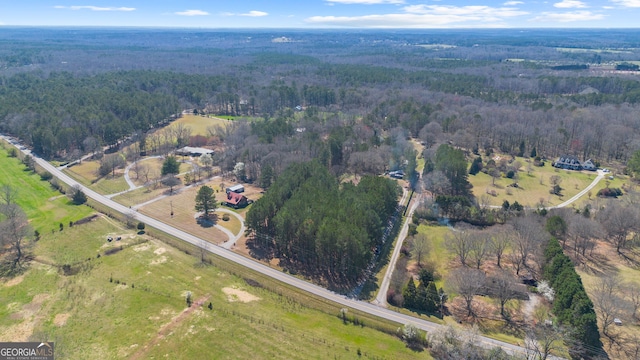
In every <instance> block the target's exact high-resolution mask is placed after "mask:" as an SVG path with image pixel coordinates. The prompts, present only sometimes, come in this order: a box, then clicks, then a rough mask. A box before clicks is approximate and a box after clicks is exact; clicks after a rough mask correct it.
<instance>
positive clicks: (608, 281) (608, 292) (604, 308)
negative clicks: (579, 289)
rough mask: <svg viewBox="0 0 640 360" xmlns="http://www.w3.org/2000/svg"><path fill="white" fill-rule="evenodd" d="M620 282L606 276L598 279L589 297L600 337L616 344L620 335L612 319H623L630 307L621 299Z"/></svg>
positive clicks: (615, 278)
mask: <svg viewBox="0 0 640 360" xmlns="http://www.w3.org/2000/svg"><path fill="white" fill-rule="evenodd" d="M621 293H622V282H621V280H620V278H619V277H617V276H613V275H606V276H603V277H601V278H599V279H598V280H597V281H596V284H595V286H594V288H593V291H592V295H591V297H592V298H593V307H594V308H595V310H596V315H597V317H598V323H599V324H600V329H601V331H602V335H604V336H606V337H607V338H608V339H609V340H611V341H612V342H616V341H617V339H618V337H619V336H620V334H619V333H618V332H617V331H615V330H614V329H615V327H612V325H613V324H614V319H623V318H625V315H627V314H629V313H630V312H631V309H632V306H630V304H629V303H628V302H627V301H626V300H625V299H624V298H623V297H622V296H620V294H621Z"/></svg>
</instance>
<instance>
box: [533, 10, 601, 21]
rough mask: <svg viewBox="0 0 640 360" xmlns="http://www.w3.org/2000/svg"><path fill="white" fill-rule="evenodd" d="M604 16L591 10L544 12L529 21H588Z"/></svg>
mask: <svg viewBox="0 0 640 360" xmlns="http://www.w3.org/2000/svg"><path fill="white" fill-rule="evenodd" d="M604 18H605V16H604V15H603V14H595V13H592V12H591V11H584V10H582V11H573V12H566V13H551V12H544V13H542V15H540V16H537V17H535V18H533V19H531V21H533V22H561V23H566V22H574V21H590V20H602V19H604Z"/></svg>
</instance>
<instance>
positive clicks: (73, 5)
mask: <svg viewBox="0 0 640 360" xmlns="http://www.w3.org/2000/svg"><path fill="white" fill-rule="evenodd" d="M0 25H8V26H12V25H28V26H146V27H194V28H500V27H506V28H509V27H511V28H523V27H538V28H542V27H562V28H572V27H580V28H614V27H615V28H620V27H623V28H638V27H640V0H555V1H529V0H522V1H518V0H516V1H511V0H503V1H495V0H471V1H457V0H236V1H219V0H109V1H101V0H0Z"/></svg>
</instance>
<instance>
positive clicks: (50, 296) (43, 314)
mask: <svg viewBox="0 0 640 360" xmlns="http://www.w3.org/2000/svg"><path fill="white" fill-rule="evenodd" d="M106 234H119V235H121V236H123V239H125V240H123V242H124V244H125V245H126V244H127V243H129V244H131V243H133V244H134V245H132V246H129V247H127V246H125V248H124V249H123V250H121V251H119V252H117V253H115V254H113V255H104V253H105V250H106V249H108V248H115V247H118V246H119V244H118V243H115V242H113V243H107V242H106V241H105V240H104V239H105V236H106ZM140 240H143V237H140V236H138V235H136V234H135V233H133V232H132V231H127V230H123V229H122V228H121V227H119V226H117V224H114V223H113V222H112V221H110V220H106V219H104V218H101V219H98V220H95V221H93V222H91V223H89V224H85V225H78V226H74V227H73V228H69V229H65V230H64V231H63V232H61V233H59V234H56V235H55V236H49V237H46V238H43V239H42V240H41V241H40V242H38V245H37V247H36V253H37V254H38V256H41V257H43V258H46V259H48V260H50V261H52V262H54V263H55V264H64V263H72V262H75V261H76V260H77V261H80V260H83V259H86V258H91V260H88V261H85V262H84V263H83V265H81V266H79V269H80V271H79V272H78V273H77V274H75V275H71V276H64V275H62V274H61V273H60V271H58V269H56V268H55V267H53V266H50V265H42V264H37V263H36V264H34V265H33V266H32V268H31V269H30V270H29V271H28V272H27V273H26V274H24V275H23V276H22V277H20V278H18V279H15V280H13V281H12V282H11V283H5V284H0V299H1V300H2V303H3V304H7V306H3V307H0V340H3V341H7V340H13V341H17V340H27V339H34V340H35V339H42V340H44V339H47V340H51V341H55V342H56V354H57V355H58V358H61V359H83V358H92V359H120V358H136V356H138V357H137V358H140V359H147V358H164V357H167V356H169V357H170V358H172V359H190V358H194V357H195V358H202V356H203V355H202V354H207V355H206V358H213V359H221V358H256V359H326V358H343V359H344V358H357V357H358V355H357V352H358V350H360V353H361V354H362V356H364V358H367V357H369V358H374V357H375V358H379V359H419V358H422V359H429V358H430V357H429V356H428V354H426V353H416V352H413V351H411V350H409V349H407V348H406V347H405V345H404V344H403V343H402V342H401V341H400V340H399V339H398V338H396V337H394V336H391V335H387V334H384V333H382V332H379V331H376V330H374V329H371V328H369V327H366V326H365V327H359V326H354V325H343V324H342V322H341V321H340V319H339V318H338V316H337V314H336V315H331V314H325V313H323V312H320V311H317V310H313V309H311V308H309V307H306V306H304V305H302V304H301V303H299V302H297V301H296V300H293V299H292V298H288V297H284V296H282V295H278V294H275V293H273V292H270V291H268V290H266V289H264V288H261V287H255V286H250V285H248V284H247V283H246V282H245V281H244V280H243V279H241V278H238V277H237V276H234V275H231V274H229V273H227V272H225V271H223V270H221V269H220V268H217V267H215V266H204V267H203V266H196V263H197V261H198V260H197V259H196V258H195V257H193V256H190V255H187V254H185V253H183V252H181V251H178V250H176V249H174V248H172V247H170V246H168V245H166V244H164V243H162V242H159V241H157V240H153V239H151V240H148V241H147V242H144V243H140V244H137V245H135V242H136V241H140ZM60 249H62V250H64V251H67V252H69V254H68V255H63V254H60ZM98 253H100V254H102V256H101V257H100V258H97V257H96V255H97V254H98ZM110 279H111V281H110ZM125 283H126V285H125ZM254 285H255V284H254ZM229 289H232V290H233V291H234V292H235V293H232V294H229V293H227V292H228V291H230V290H229ZM187 291H191V292H192V294H193V298H194V300H197V299H202V298H207V299H208V300H207V301H206V302H205V305H207V304H208V302H211V303H212V307H213V310H209V309H208V308H207V307H206V306H205V307H202V308H201V307H197V308H196V309H195V310H194V311H192V312H191V313H190V314H187V315H185V316H184V317H182V318H180V317H178V315H179V314H180V313H181V312H182V311H183V310H185V309H186V302H185V293H186V292H187ZM167 324H171V325H169V326H170V327H169V329H170V331H167V333H166V334H165V333H163V332H162V329H163V328H164V327H165V326H167ZM161 335H162V336H161ZM156 340H157V345H154V346H152V347H151V348H150V349H149V350H148V352H147V351H143V350H141V349H144V347H145V345H148V344H151V343H152V342H154V341H156ZM138 352H140V353H138Z"/></svg>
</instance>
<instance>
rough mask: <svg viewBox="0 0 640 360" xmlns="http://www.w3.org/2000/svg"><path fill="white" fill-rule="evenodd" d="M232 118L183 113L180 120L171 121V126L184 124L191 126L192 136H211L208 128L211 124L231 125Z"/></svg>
mask: <svg viewBox="0 0 640 360" xmlns="http://www.w3.org/2000/svg"><path fill="white" fill-rule="evenodd" d="M230 121H231V120H228V119H223V118H219V117H205V116H199V115H183V116H182V117H181V118H179V119H178V120H176V121H174V122H172V123H171V125H169V126H176V125H177V124H183V125H185V126H188V127H190V128H191V136H194V135H202V136H209V135H208V132H207V128H208V127H210V126H222V127H226V126H227V125H229V122H230Z"/></svg>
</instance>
